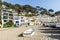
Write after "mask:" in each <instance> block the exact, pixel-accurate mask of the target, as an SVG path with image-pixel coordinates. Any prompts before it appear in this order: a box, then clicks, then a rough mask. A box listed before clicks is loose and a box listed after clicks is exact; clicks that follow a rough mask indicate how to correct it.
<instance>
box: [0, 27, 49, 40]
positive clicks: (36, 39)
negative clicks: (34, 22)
mask: <svg viewBox="0 0 60 40" xmlns="http://www.w3.org/2000/svg"><path fill="white" fill-rule="evenodd" d="M38 27H39V26H28V27H25V26H22V27H18V28H4V29H3V28H2V29H0V40H49V39H50V38H49V37H47V36H45V35H44V33H41V32H40V31H39V30H38ZM30 28H34V29H35V34H34V35H33V36H31V37H18V35H20V34H21V33H22V32H24V31H25V30H27V29H30Z"/></svg>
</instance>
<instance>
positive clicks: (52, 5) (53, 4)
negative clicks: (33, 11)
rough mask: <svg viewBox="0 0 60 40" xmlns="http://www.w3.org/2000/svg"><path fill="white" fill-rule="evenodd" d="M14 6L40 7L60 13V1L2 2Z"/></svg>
mask: <svg viewBox="0 0 60 40" xmlns="http://www.w3.org/2000/svg"><path fill="white" fill-rule="evenodd" d="M2 1H3V2H4V1H5V2H8V3H12V4H20V5H31V6H33V7H36V6H40V7H43V8H46V9H53V10H54V11H60V0H2Z"/></svg>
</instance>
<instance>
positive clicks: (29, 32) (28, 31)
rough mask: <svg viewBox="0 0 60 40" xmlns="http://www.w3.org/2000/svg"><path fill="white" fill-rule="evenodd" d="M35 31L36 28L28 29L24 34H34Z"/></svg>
mask: <svg viewBox="0 0 60 40" xmlns="http://www.w3.org/2000/svg"><path fill="white" fill-rule="evenodd" d="M34 33H35V30H34V29H28V30H26V31H24V32H23V36H32V35H34Z"/></svg>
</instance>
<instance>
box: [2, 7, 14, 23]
mask: <svg viewBox="0 0 60 40" xmlns="http://www.w3.org/2000/svg"><path fill="white" fill-rule="evenodd" d="M2 7H3V8H2V15H1V16H2V24H5V23H6V22H13V13H14V12H13V11H12V9H8V8H6V6H2Z"/></svg>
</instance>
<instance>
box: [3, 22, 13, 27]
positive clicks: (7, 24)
mask: <svg viewBox="0 0 60 40" xmlns="http://www.w3.org/2000/svg"><path fill="white" fill-rule="evenodd" d="M12 25H13V22H7V23H5V24H4V26H3V28H7V27H12Z"/></svg>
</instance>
